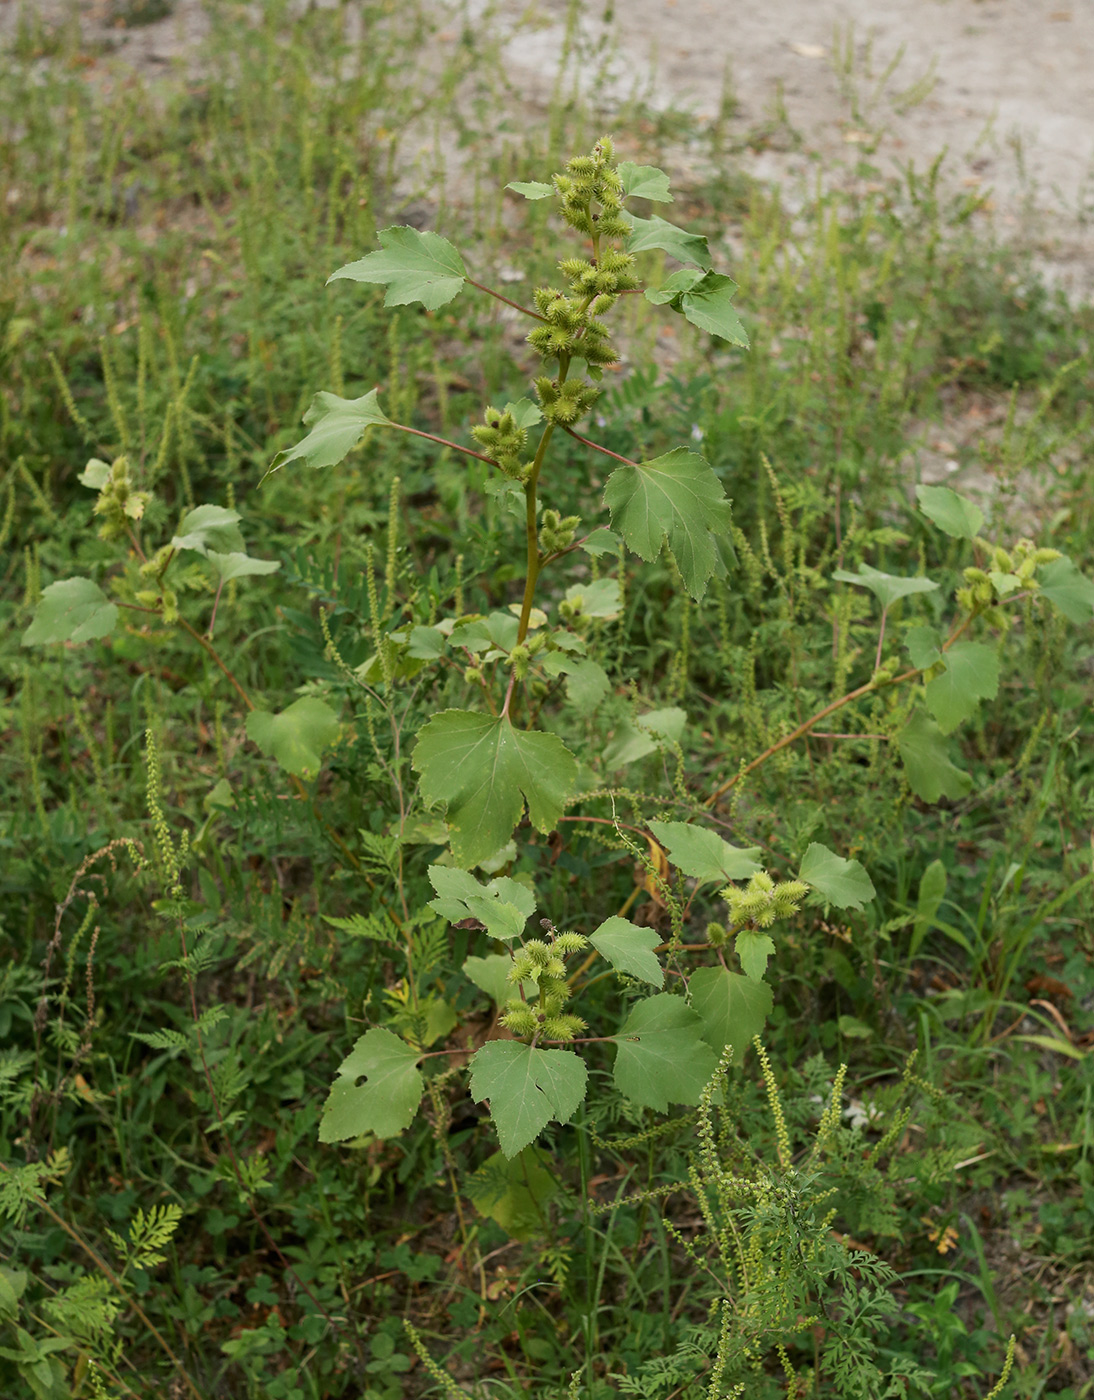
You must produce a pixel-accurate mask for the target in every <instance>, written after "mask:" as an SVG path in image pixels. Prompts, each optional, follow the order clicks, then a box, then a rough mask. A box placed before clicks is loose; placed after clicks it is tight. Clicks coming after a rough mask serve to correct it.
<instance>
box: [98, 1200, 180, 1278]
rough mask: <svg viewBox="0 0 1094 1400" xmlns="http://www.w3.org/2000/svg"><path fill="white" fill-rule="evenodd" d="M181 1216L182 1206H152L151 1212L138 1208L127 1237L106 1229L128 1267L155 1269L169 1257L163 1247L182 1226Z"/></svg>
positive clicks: (127, 1268)
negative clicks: (180, 1223) (180, 1225)
mask: <svg viewBox="0 0 1094 1400" xmlns="http://www.w3.org/2000/svg"><path fill="white" fill-rule="evenodd" d="M181 1219H182V1207H181V1206H176V1205H166V1206H152V1208H151V1209H150V1210H148V1211H147V1212H146V1211H144V1210H142V1209H140V1208H138V1210H137V1213H136V1215H134V1217H133V1219H132V1220H131V1221H130V1222H129V1226H128V1228H127V1230H126V1233H125V1236H124V1237H123V1236H122V1235H119V1234H118V1232H117V1231H116V1230H111V1229H109V1228H108V1229H107V1231H106V1233H107V1237H108V1238H109V1240H110V1243H111V1244H112V1245H113V1246H114V1248H115V1249H116V1250H117V1252H118V1254H119V1256H120V1257H121V1259H122V1260H123V1262H124V1266H125V1269H126V1271H128V1270H129V1269H142V1270H144V1269H154V1268H156V1266H157V1265H159V1264H162V1263H163V1262H164V1261H165V1260H166V1258H167V1256H166V1255H165V1254H164V1253H163V1250H164V1249H165V1247H166V1246H167V1244H168V1242H169V1241H170V1239H171V1238H172V1236H173V1235H174V1233H175V1231H176V1230H177V1229H178V1227H179V1221H180V1220H181Z"/></svg>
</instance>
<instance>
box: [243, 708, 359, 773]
mask: <svg viewBox="0 0 1094 1400" xmlns="http://www.w3.org/2000/svg"><path fill="white" fill-rule="evenodd" d="M339 727H340V726H339V723H338V716H337V715H336V714H335V712H334V711H333V710H332V709H331V707H330V706H329V705H328V704H326V703H325V702H324V701H322V700H316V699H315V698H314V697H312V696H305V697H304V698H303V699H302V700H295V701H294V702H293V703H292V704H291V705H289V706H288V708H287V709H284V710H282V711H280V713H278V714H271V713H270V711H268V710H252V711H251V713H250V714H249V715H248V716H247V722H246V728H247V737H248V738H249V739H252V740H253V741H254V742H255V743H256V744H257V745H258V747H259V748H260V749H261V750H262V752H263V753H264V754H265V755H266V756H267V758H273V759H276V761H277V762H278V763H279V764H280V765H281V767H282V768H284V769H285V770H286V772H289V773H295V774H296V775H297V777H301V778H311V777H314V776H315V774H316V773H318V771H319V768H320V765H321V763H322V759H321V754H322V752H323V750H324V749H325V748H328V747H329V746H330V745H331V744H333V743H334V741H335V739H337V738H338V731H339Z"/></svg>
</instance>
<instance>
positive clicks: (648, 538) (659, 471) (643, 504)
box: [604, 447, 730, 601]
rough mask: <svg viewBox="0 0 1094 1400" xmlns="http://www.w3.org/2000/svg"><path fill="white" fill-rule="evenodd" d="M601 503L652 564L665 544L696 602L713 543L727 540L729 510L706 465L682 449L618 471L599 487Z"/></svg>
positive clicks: (711, 568) (714, 557) (713, 564)
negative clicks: (716, 540)
mask: <svg viewBox="0 0 1094 1400" xmlns="http://www.w3.org/2000/svg"><path fill="white" fill-rule="evenodd" d="M604 504H605V505H606V506H607V507H608V509H609V510H610V511H611V517H612V528H613V529H615V530H618V531H619V533H620V534H621V535H622V536H623V538H624V539H625V540H626V542H627V545H628V546H629V548H630V549H632V550H633V551H634V552H635V554H637V555H639V556H640V557H641V558H643V559H645V560H646V561H647V562H649V561H651V560H653V559H656V558H657V556H658V554H659V553H660V552H661V548H662V545H663V544H664V543H665V541H666V540H667V541H668V544H669V546H670V548H671V549H672V552H673V554H674V555H675V556H676V563H677V565H678V566H679V569H680V574H681V577H682V578H683V580H684V586H685V587H686V588H687V590H688V592H689V593H690V594H691V596H692V597H693V598H694V599H696V601H698V600H700V599H701V598H702V597H703V594H704V593H705V592H706V587H707V580H708V579H709V578H710V576H711V574H713V573H714V572H715V569H716V568H717V564H718V554H717V551H716V549H715V538H716V536H718V535H728V534H729V528H730V508H729V501H728V500H727V499H726V495H725V492H724V491H723V490H722V483H721V482H720V481H719V480H718V478H717V476H715V474H714V472H713V470H712V469H711V467H710V465H709V463H708V462H707V461H706V460H705V458H703V457H700V456H699V455H698V453H695V452H689V451H688V450H687V448H685V447H677V448H674V449H673V451H671V452H667V453H666V454H665V455H664V456H663V457H657V458H655V459H654V460H653V461H652V462H633V463H628V464H627V465H626V466H622V467H617V468H616V470H615V471H614V472H612V474H611V476H610V477H609V478H608V482H607V485H606V486H605V488H604Z"/></svg>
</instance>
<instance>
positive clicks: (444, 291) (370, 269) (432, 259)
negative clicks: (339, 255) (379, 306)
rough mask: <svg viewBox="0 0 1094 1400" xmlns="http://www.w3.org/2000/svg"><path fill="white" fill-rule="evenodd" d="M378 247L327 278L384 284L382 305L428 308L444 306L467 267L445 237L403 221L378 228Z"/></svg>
mask: <svg viewBox="0 0 1094 1400" xmlns="http://www.w3.org/2000/svg"><path fill="white" fill-rule="evenodd" d="M379 239H380V248H379V250H378V251H377V252H375V253H368V254H367V255H366V256H365V257H363V258H359V259H358V260H357V261H356V262H351V263H347V264H346V265H345V267H340V268H339V269H338V271H337V272H332V273H331V275H330V276H329V277H328V278H327V282H328V284H329V283H331V282H336V281H338V280H339V279H341V278H348V279H349V280H350V281H351V282H373V283H379V284H381V285H383V286H385V287H387V293H386V295H385V296H384V305H385V306H406V305H408V304H409V303H410V302H414V301H420V302H421V304H422V305H423V306H424V307H425V308H426V309H427V310H428V311H436V310H438V308H439V307H442V306H446V305H447V304H448V303H449V302H450V301H451V300H452V299H453V297H455V296H458V295H459V293H460V292H461V291H462V290H463V284H464V282H465V280H466V278H467V269H466V268H465V267H464V265H463V259H462V258H461V257H460V255H459V253H457V252H456V250H455V248H453V246H452V244H451V243H449V241H448V239H447V238H442V237H441V236H440V234H438V233H429V232H423V231H422V230H421V229H416V228H408V227H406V226H405V225H403V226H397V227H394V228H385V229H381V231H380V234H379Z"/></svg>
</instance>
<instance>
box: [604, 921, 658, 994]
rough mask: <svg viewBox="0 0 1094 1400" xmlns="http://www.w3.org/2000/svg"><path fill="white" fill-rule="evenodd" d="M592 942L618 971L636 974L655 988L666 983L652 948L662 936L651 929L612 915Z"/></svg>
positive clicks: (634, 975) (635, 975) (633, 975)
mask: <svg viewBox="0 0 1094 1400" xmlns="http://www.w3.org/2000/svg"><path fill="white" fill-rule="evenodd" d="M589 942H590V943H591V944H592V945H593V947H594V948H595V949H596V951H597V952H598V953H599V954H600V955H601V957H604V958H607V959H608V961H609V962H610V963H611V965H612V967H614V968H615V970H616V971H617V972H625V973H627V975H628V976H630V977H637V978H638V979H639V981H641V982H648V983H649V984H650V985H651V986H652V987H663V986H664V985H665V971H664V968H662V966H661V964H660V962H659V961H658V959H657V956H656V954H655V953H654V951H653V950H654V949H655V948H656V947H657V946H658V945H659V944H660V942H661V939H660V938H659V936H658V935H657V934H656V933H654V932H653V931H652V929H648V928H639V927H638V925H637V924H632V923H631V921H630V920H629V919H621V918H620V917H619V916H618V915H614V914H613V915H612V917H611V918H610V919H605V920H604V922H603V923H602V924H601V925H600V927H599V928H598V929H597V930H596V932H595V933H594V934H593V935H592V936H591V937H590V939H589Z"/></svg>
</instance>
